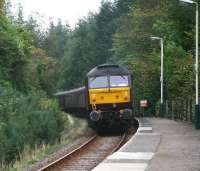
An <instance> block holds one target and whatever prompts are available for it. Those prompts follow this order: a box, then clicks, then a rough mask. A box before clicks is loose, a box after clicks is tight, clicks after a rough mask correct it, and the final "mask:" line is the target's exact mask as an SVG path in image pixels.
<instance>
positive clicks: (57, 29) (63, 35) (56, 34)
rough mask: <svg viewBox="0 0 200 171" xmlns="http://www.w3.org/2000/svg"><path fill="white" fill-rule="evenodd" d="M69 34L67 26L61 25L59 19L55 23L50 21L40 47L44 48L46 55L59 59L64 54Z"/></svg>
mask: <svg viewBox="0 0 200 171" xmlns="http://www.w3.org/2000/svg"><path fill="white" fill-rule="evenodd" d="M69 34H70V29H69V26H67V25H66V26H65V25H63V24H62V22H61V20H59V21H58V23H57V25H54V23H53V22H51V23H50V28H49V30H48V32H47V35H46V37H45V38H44V41H43V44H42V48H43V49H44V50H46V52H47V54H48V56H51V57H54V58H57V59H61V58H62V57H63V56H64V50H65V44H66V42H67V40H68V36H69Z"/></svg>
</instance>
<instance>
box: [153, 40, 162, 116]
mask: <svg viewBox="0 0 200 171" xmlns="http://www.w3.org/2000/svg"><path fill="white" fill-rule="evenodd" d="M151 39H152V40H159V41H160V47H161V51H160V52H161V56H160V57H161V62H160V64H161V67H160V68H161V69H160V115H161V116H163V109H164V105H163V57H164V50H163V49H164V45H163V38H161V37H154V36H152V37H151Z"/></svg>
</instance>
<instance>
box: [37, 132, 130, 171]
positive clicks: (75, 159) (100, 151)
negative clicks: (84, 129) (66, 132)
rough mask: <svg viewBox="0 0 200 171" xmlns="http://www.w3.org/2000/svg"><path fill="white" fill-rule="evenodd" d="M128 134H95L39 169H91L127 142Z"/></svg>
mask: <svg viewBox="0 0 200 171" xmlns="http://www.w3.org/2000/svg"><path fill="white" fill-rule="evenodd" d="M126 138H127V136H126V135H125V134H124V135H122V136H98V135H94V136H93V137H92V138H91V139H89V140H88V141H87V142H86V143H84V144H83V145H82V146H80V147H79V148H77V149H75V150H73V151H72V152H70V153H68V154H67V155H65V156H63V157H61V158H60V159H58V160H56V161H54V162H53V163H51V164H49V165H47V166H45V167H43V168H41V169H40V170H39V171H70V170H71V171H72V170H73V171H75V170H76V171H78V170H81V171H89V170H91V169H93V168H94V167H95V166H96V165H97V164H99V163H100V162H101V161H102V160H103V159H105V158H106V157H107V156H108V155H109V154H111V153H113V152H114V151H116V150H117V149H118V148H119V147H121V145H123V144H124V143H125V142H126Z"/></svg>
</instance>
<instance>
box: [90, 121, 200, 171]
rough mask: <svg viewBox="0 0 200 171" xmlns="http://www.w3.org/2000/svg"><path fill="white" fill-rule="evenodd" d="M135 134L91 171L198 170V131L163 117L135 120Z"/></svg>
mask: <svg viewBox="0 0 200 171" xmlns="http://www.w3.org/2000/svg"><path fill="white" fill-rule="evenodd" d="M138 120H139V123H140V126H139V128H138V131H137V133H136V134H135V135H134V136H133V137H132V138H131V139H130V140H129V141H128V142H127V143H126V144H125V145H124V146H123V147H121V148H120V149H119V150H118V151H117V152H115V153H113V154H112V155H110V156H108V157H107V158H106V159H105V160H104V161H103V162H102V163H101V164H99V165H98V166H97V167H95V168H94V169H93V171H200V130H195V128H194V125H192V124H190V123H187V122H182V121H173V120H169V119H162V118H138Z"/></svg>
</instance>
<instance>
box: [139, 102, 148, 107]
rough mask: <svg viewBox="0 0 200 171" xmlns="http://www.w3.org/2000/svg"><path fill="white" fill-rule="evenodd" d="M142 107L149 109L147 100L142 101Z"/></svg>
mask: <svg viewBox="0 0 200 171" xmlns="http://www.w3.org/2000/svg"><path fill="white" fill-rule="evenodd" d="M140 107H148V101H147V100H140Z"/></svg>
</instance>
